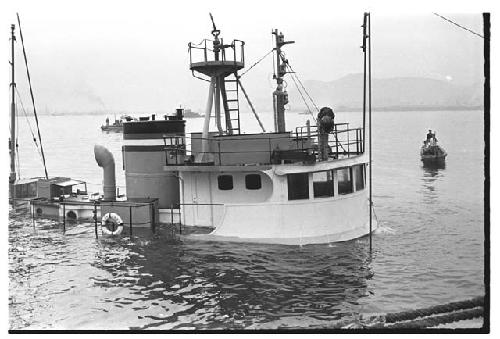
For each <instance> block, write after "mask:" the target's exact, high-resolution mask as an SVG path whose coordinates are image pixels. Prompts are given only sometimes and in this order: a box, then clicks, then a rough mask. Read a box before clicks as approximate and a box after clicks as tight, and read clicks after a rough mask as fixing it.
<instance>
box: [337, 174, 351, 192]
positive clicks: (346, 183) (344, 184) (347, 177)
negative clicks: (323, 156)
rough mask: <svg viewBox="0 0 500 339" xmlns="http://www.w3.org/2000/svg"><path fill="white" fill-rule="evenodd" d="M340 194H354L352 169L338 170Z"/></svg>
mask: <svg viewBox="0 0 500 339" xmlns="http://www.w3.org/2000/svg"><path fill="white" fill-rule="evenodd" d="M337 180H338V190H339V194H349V193H352V192H353V191H352V168H350V167H346V168H341V169H338V170H337Z"/></svg>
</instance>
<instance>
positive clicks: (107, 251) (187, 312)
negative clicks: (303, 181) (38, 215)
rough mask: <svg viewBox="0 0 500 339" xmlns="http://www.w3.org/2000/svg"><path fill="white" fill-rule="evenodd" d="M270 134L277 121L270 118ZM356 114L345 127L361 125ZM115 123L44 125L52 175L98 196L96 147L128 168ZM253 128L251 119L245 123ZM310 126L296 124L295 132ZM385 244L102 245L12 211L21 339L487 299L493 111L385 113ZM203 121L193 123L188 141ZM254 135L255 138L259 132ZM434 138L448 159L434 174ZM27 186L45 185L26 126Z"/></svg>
mask: <svg viewBox="0 0 500 339" xmlns="http://www.w3.org/2000/svg"><path fill="white" fill-rule="evenodd" d="M263 118H264V119H263V120H264V122H265V123H267V124H266V126H272V117H271V116H270V115H264V117H263ZM359 118H360V115H359V114H357V113H344V114H338V117H337V119H338V120H347V119H348V120H349V121H351V122H352V121H354V123H353V125H356V124H357V122H359V121H360V119H359ZM104 119H105V116H43V117H42V119H41V124H42V127H41V128H42V133H43V137H44V145H45V147H46V153H47V154H46V155H47V159H48V160H47V162H48V170H49V174H50V175H54V176H55V175H67V176H72V177H74V178H81V179H83V180H87V181H89V182H90V183H91V185H90V189H91V190H93V189H96V190H97V189H99V185H98V184H99V182H100V181H101V169H100V168H99V167H97V165H96V164H95V160H94V156H93V145H94V144H95V143H100V144H103V145H105V146H107V147H108V148H109V149H110V150H111V151H112V152H113V153H114V156H115V160H116V163H117V180H118V184H119V185H123V183H124V176H123V171H122V170H121V163H122V161H121V135H120V134H106V133H101V132H100V130H99V126H100V124H101V123H102V122H103V121H104ZM244 119H248V120H249V123H250V119H251V117H250V115H249V116H248V117H244ZM305 119H307V116H304V115H297V114H289V116H288V121H289V122H288V124H289V125H288V126H290V128H291V127H292V126H296V125H299V124H303V123H304V122H305ZM373 119H374V120H373V121H374V127H373V134H374V141H373V145H374V146H373V147H374V164H373V166H374V173H373V176H374V184H373V191H374V205H375V211H376V214H377V217H378V219H379V222H380V224H381V228H380V230H378V231H377V233H376V234H374V236H373V245H374V248H373V252H372V253H371V254H370V252H369V249H368V238H362V239H357V240H353V241H349V242H345V243H334V244H324V245H310V246H303V247H299V246H282V245H261V244H243V245H242V244H236V243H228V242H203V241H194V240H192V239H188V238H185V237H184V235H185V233H186V231H188V230H183V234H182V235H180V234H179V233H178V230H177V231H174V230H172V229H170V228H168V227H167V226H163V227H161V229H160V232H159V233H158V234H157V235H155V236H153V235H151V234H149V233H148V232H144V233H143V234H139V233H138V234H137V236H135V237H134V238H132V239H129V238H127V237H122V238H119V239H99V240H96V239H95V236H94V229H93V225H92V224H90V223H82V224H70V225H67V232H66V234H63V232H62V227H61V224H60V223H58V222H56V221H51V220H43V219H37V220H36V221H35V223H33V221H32V220H31V219H30V218H29V217H28V216H26V215H24V214H21V213H17V214H16V212H14V211H10V212H9V217H10V218H9V277H10V284H9V292H10V293H9V310H10V328H11V329H229V328H231V329H276V328H318V327H320V328H328V327H331V326H334V324H336V323H337V322H339V321H353V322H354V321H356V320H357V319H358V318H359V316H360V315H363V314H367V313H375V312H394V311H402V310H409V309H414V308H417V307H426V306H432V305H435V304H438V303H446V302H449V301H457V300H463V299H467V298H469V297H474V296H479V295H483V294H484V281H483V274H484V272H483V266H484V259H483V256H484V253H483V241H484V211H483V208H484V202H483V199H484V198H483V179H484V175H483V173H484V161H483V150H484V143H483V127H484V126H483V116H482V112H374V117H373ZM201 124H202V121H201V120H200V119H191V120H189V121H188V130H197V129H199V128H200V126H201ZM251 126H256V123H255V122H252V125H251ZM428 128H432V129H435V130H437V137H438V139H439V141H440V143H441V144H442V146H443V147H444V148H445V149H446V150H447V152H448V154H449V156H448V158H447V162H446V168H444V169H425V168H423V167H422V166H421V163H420V161H419V154H418V152H419V147H420V144H421V140H422V139H423V138H424V137H425V134H426V132H427V129H428ZM20 134H21V136H20V142H19V143H20V150H21V156H20V160H21V164H22V167H21V174H22V176H24V177H29V176H36V175H42V173H43V172H42V171H41V167H40V160H39V158H38V157H37V153H36V150H35V149H34V148H33V146H32V145H31V144H30V136H29V130H28V129H27V128H26V127H25V130H23V127H21V130H20Z"/></svg>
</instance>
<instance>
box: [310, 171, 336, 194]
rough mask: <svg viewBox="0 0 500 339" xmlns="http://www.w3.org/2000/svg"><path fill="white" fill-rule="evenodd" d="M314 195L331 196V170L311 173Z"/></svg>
mask: <svg viewBox="0 0 500 339" xmlns="http://www.w3.org/2000/svg"><path fill="white" fill-rule="evenodd" d="M313 189H314V197H315V198H321V197H333V174H332V171H324V172H316V173H313Z"/></svg>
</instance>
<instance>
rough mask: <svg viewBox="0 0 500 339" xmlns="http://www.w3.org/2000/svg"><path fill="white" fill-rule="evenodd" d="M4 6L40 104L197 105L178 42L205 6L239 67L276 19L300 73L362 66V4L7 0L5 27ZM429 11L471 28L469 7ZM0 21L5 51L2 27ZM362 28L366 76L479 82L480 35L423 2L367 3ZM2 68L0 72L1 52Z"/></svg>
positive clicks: (198, 88) (262, 91) (257, 88)
mask: <svg viewBox="0 0 500 339" xmlns="http://www.w3.org/2000/svg"><path fill="white" fill-rule="evenodd" d="M139 4H140V5H139ZM243 4H244V5H245V6H243ZM16 11H18V12H19V14H20V16H21V24H22V29H23V35H24V38H25V43H26V47H27V53H28V58H29V63H30V70H31V75H32V82H33V86H34V90H35V95H36V99H37V102H38V109H39V110H40V111H42V112H43V111H44V110H45V109H48V110H49V111H58V112H64V111H92V110H103V109H106V110H123V111H130V112H133V111H139V112H147V111H159V110H163V111H173V110H174V108H175V107H176V106H177V105H179V104H183V105H184V106H190V107H192V108H193V109H198V108H202V107H204V105H205V101H206V89H207V87H208V86H207V83H205V82H202V81H200V80H198V79H195V78H193V77H192V76H191V73H190V71H189V69H188V62H189V56H188V53H187V44H188V42H190V41H193V42H199V41H201V40H202V39H203V38H211V35H210V31H211V22H210V18H209V15H208V13H209V12H212V14H213V15H214V18H215V22H216V24H217V26H218V28H219V29H220V30H221V31H222V37H223V38H224V40H225V41H230V40H232V39H234V38H237V39H241V40H244V41H245V42H246V46H245V47H246V49H245V55H246V62H247V66H250V65H251V64H252V63H253V62H254V61H256V60H257V59H259V58H260V57H261V56H263V55H264V54H266V53H267V52H268V51H269V50H270V49H271V48H272V44H271V42H272V40H271V34H270V33H271V29H273V28H278V29H280V30H281V31H283V32H284V33H285V38H286V39H289V40H295V41H296V43H295V44H294V45H288V46H286V47H285V52H286V54H287V56H288V58H289V60H290V63H291V65H292V67H293V68H294V69H295V70H296V71H297V73H298V75H299V77H300V79H301V80H303V81H304V80H309V79H314V80H323V81H331V80H335V79H338V78H340V77H343V76H345V75H348V74H351V73H361V72H362V70H363V65H362V53H361V50H360V48H359V46H360V44H361V27H360V26H361V24H362V18H363V10H362V9H361V8H359V9H357V8H353V9H349V10H346V9H344V8H343V7H340V6H335V5H334V4H331V3H330V2H314V1H308V2H306V1H303V2H301V4H297V3H289V2H286V1H285V2H281V3H279V5H278V2H275V3H271V2H260V3H257V5H252V2H250V1H248V2H241V1H240V2H235V1H227V2H223V1H205V2H199V1H182V2H181V1H175V2H174V1H168V2H166V4H165V5H162V6H158V3H157V2H148V1H141V2H135V6H134V5H131V4H125V3H123V2H109V1H108V2H93V1H71V2H69V1H66V2H48V1H43V2H42V4H41V5H40V4H39V5H36V6H34V5H33V3H32V2H30V3H28V4H25V3H23V2H18V3H17V7H15V8H11V10H9V11H8V12H7V15H6V16H7V19H9V20H10V22H12V23H16V26H17V22H16V17H15V12H16ZM441 14H443V15H445V16H447V17H449V18H451V19H453V20H455V21H457V22H458V23H460V24H462V25H464V26H466V27H468V28H470V29H472V30H474V31H476V32H478V33H480V34H482V29H483V28H482V16H481V14H479V13H478V14H473V13H468V14H456V13H455V14H454V13H453V12H450V11H448V12H441ZM4 15H5V13H4ZM3 27H4V29H3V31H4V39H3V41H4V43H3V46H2V47H3V48H2V51H4V52H3V54H4V59H6V58H7V57H8V56H9V54H8V53H9V50H8V48H9V45H8V34H9V29H8V28H7V26H6V25H4V26H3ZM372 37H373V40H372V49H373V76H374V77H379V78H380V77H383V78H386V77H407V76H419V77H431V78H435V79H441V80H446V81H451V82H453V83H456V84H466V85H467V84H473V83H476V82H480V81H482V75H483V40H482V39H481V38H479V37H477V36H475V35H473V34H471V33H468V32H466V31H464V30H462V29H459V28H458V27H456V26H453V25H451V24H450V23H448V22H445V21H443V20H442V19H440V18H438V17H436V16H435V15H433V14H432V11H428V12H419V13H418V14H408V13H406V14H397V13H395V12H394V11H391V12H390V13H389V12H384V11H376V10H372ZM17 45H19V47H20V41H18V44H17ZM21 57H22V54H21V49H20V48H19V49H18V53H17V58H18V60H17V65H18V72H17V81H18V83H19V88H20V90H21V91H23V93H24V91H25V90H26V77H25V74H24V65H23V64H22V63H21V62H22V59H21ZM4 68H5V69H7V71H8V64H7V63H6V64H5V67H4ZM271 78H272V59H271V58H270V57H268V58H267V59H266V60H264V61H263V62H262V63H261V64H259V66H257V67H255V68H254V69H253V70H252V71H250V72H249V73H248V74H247V75H245V77H244V78H243V83H244V84H245V85H246V89H247V90H248V92H249V94H250V96H257V97H259V96H262V95H267V92H269V93H270V92H271V91H272V89H273V87H274V85H273V83H272V80H271ZM269 95H270V94H269ZM25 101H26V102H28V97H26V100H25Z"/></svg>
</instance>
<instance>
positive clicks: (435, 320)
mask: <svg viewBox="0 0 500 339" xmlns="http://www.w3.org/2000/svg"><path fill="white" fill-rule="evenodd" d="M482 316H483V308H482V307H477V308H474V309H472V310H463V311H459V312H454V313H451V314H445V315H438V316H433V317H429V318H425V319H418V320H413V321H409V322H405V323H398V324H391V325H388V326H385V327H386V328H428V327H435V326H438V325H441V324H449V323H454V322H457V321H461V320H469V319H474V318H479V317H482Z"/></svg>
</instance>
